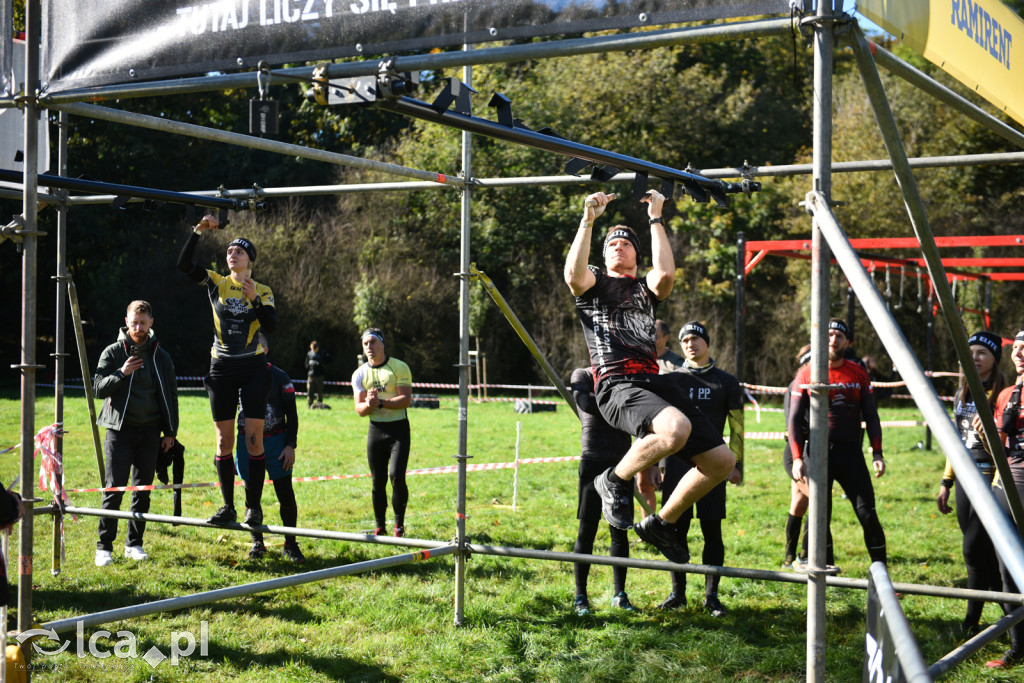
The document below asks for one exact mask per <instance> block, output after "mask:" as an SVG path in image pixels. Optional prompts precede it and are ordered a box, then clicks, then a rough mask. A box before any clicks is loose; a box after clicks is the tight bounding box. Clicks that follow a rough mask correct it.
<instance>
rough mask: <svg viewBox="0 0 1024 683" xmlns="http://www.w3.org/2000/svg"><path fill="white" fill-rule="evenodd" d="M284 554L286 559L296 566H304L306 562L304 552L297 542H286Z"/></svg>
mask: <svg viewBox="0 0 1024 683" xmlns="http://www.w3.org/2000/svg"><path fill="white" fill-rule="evenodd" d="M282 552H283V553H284V556H285V557H287V558H288V559H289V560H291V561H292V562H294V563H295V564H302V563H303V562H305V561H306V556H305V555H303V554H302V551H301V550H300V549H299V544H298V543H296V542H295V541H285V542H284V548H283V549H282Z"/></svg>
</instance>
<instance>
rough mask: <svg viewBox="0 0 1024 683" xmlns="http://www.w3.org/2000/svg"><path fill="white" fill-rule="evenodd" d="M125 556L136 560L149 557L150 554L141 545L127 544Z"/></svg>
mask: <svg viewBox="0 0 1024 683" xmlns="http://www.w3.org/2000/svg"><path fill="white" fill-rule="evenodd" d="M124 556H125V557H127V558H129V559H132V560H135V561H136V562H138V561H139V560H148V559H149V555H148V554H147V553H146V551H145V550H143V549H142V546H141V545H126V546H125V547H124Z"/></svg>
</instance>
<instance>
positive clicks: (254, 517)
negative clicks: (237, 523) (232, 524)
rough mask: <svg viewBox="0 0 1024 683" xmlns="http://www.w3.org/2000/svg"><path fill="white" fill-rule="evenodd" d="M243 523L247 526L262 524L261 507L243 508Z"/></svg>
mask: <svg viewBox="0 0 1024 683" xmlns="http://www.w3.org/2000/svg"><path fill="white" fill-rule="evenodd" d="M245 523H246V524H248V525H249V526H260V525H261V524H263V509H262V508H245Z"/></svg>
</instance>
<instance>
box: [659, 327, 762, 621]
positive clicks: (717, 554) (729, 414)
mask: <svg viewBox="0 0 1024 683" xmlns="http://www.w3.org/2000/svg"><path fill="white" fill-rule="evenodd" d="M710 343H711V336H710V334H709V333H708V328H707V327H706V326H705V325H704V324H702V323H700V322H698V321H696V320H691V321H690V322H688V323H686V324H685V325H683V327H682V329H681V330H679V344H680V346H681V347H682V349H683V356H684V358H685V360H684V362H683V365H682V367H681V368H679V370H677V371H676V372H673V373H672V377H673V378H675V379H676V380H677V381H679V383H680V384H681V385H682V386H683V387H684V388H685V389H687V391H689V393H690V396H692V397H693V398H694V400H695V401H696V403H697V405H698V406H699V407H700V409H701V412H703V413H704V414H705V415H707V416H708V419H710V420H711V423H712V424H714V425H715V429H717V430H718V432H719V433H722V432H723V431H724V430H725V426H726V424H727V423H728V425H729V450H730V451H732V452H733V455H735V456H736V467H735V468H734V469H733V471H732V472H731V473H730V474H729V477H728V479H727V481H729V482H731V483H733V484H739V483H740V482H741V481H743V388H742V387H741V386H740V381H739V380H738V379H736V378H735V377H734V376H732V375H730V374H729V373H728V372H726V371H725V370H723V369H721V368H719V367H717V366H716V365H715V359H714V358H712V357H711V347H710V346H709V344H710ZM690 467H691V465H690V464H689V463H688V462H686V461H685V460H681V459H679V458H669V459H668V460H667V461H666V463H665V481H664V483H663V484H662V490H661V497H662V498H666V497H671V495H672V491H674V490H675V487H676V482H678V481H679V480H680V479H682V478H683V477H684V476H685V475H686V472H687V471H688V470H689V469H690ZM725 487H726V483H725V481H722V482H720V483H719V484H718V485H717V486H715V487H714V488H713V489H711V491H710V492H709V493H708V494H707V495H706V496H704V497H703V498H701V499H700V500H699V501H697V505H696V508H697V517H698V518H699V519H700V531H701V534H702V535H703V536H704V551H703V553H702V554H701V560H702V561H703V562H704V564H706V565H714V566H718V567H720V566H722V565H723V564H724V563H725V542H724V541H723V540H722V520H723V519H725ZM693 517H694V509H693V508H692V507H690V508H687V509H686V511H685V512H683V515H682V517H680V518H679V521H678V522H677V523H676V526H677V527H678V530H679V535H680V539H681V541H682V542H685V539H686V536H687V534H688V533H689V531H690V522H691V521H692V520H693ZM671 574H672V592H671V593H670V594H669V596H668V597H667V598H665V601H664V602H662V603H661V605H659V607H660V608H661V609H680V608H682V607H685V606H686V574H684V573H683V572H675V571H674V572H671ZM721 578H722V577H721V576H716V575H714V574H706V575H705V576H704V609H706V610H707V611H708V612H710V613H711V616H714V617H721V616H724V615H725V614H726V613H727V612H728V610H727V609H726V608H725V605H723V604H722V602H721V601H720V600H719V599H718V584H719V582H720V580H721Z"/></svg>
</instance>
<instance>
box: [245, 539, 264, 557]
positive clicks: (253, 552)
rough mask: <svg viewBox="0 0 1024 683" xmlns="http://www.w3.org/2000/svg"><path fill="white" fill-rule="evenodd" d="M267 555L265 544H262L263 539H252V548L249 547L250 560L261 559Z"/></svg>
mask: <svg viewBox="0 0 1024 683" xmlns="http://www.w3.org/2000/svg"><path fill="white" fill-rule="evenodd" d="M266 555H267V546H265V545H264V544H263V541H253V542H252V548H250V549H249V559H250V560H262V559H263V558H264V557H266Z"/></svg>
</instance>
